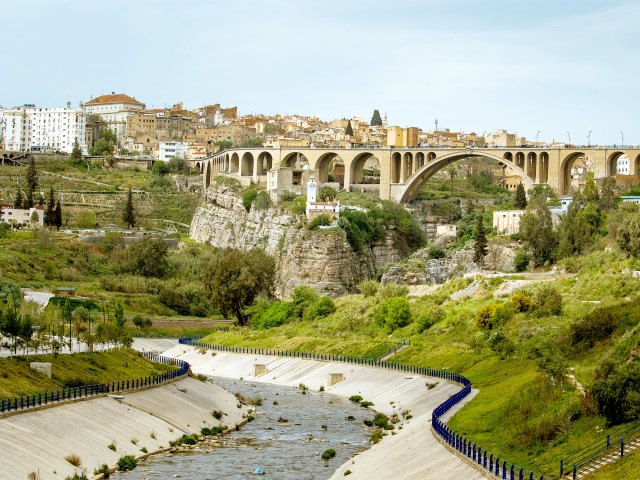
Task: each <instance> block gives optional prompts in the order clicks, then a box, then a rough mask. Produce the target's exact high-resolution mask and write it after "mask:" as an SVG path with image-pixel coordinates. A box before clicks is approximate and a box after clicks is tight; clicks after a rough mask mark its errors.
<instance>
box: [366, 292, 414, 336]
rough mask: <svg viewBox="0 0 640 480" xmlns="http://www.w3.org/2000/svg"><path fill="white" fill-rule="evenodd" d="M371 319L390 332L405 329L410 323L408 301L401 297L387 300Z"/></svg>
mask: <svg viewBox="0 0 640 480" xmlns="http://www.w3.org/2000/svg"><path fill="white" fill-rule="evenodd" d="M373 318H374V319H375V320H376V322H377V323H378V325H381V326H384V327H385V328H386V329H387V330H389V331H390V332H393V331H394V330H395V329H397V328H401V327H405V326H407V325H409V323H411V308H410V305H409V301H408V300H407V299H406V298H403V297H393V298H387V299H386V300H384V301H383V302H382V303H380V305H379V306H378V307H377V308H376V310H375V311H374V312H373Z"/></svg>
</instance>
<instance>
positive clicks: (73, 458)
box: [64, 454, 82, 467]
mask: <svg viewBox="0 0 640 480" xmlns="http://www.w3.org/2000/svg"><path fill="white" fill-rule="evenodd" d="M64 459H65V460H66V461H67V462H69V463H70V464H71V465H73V466H74V467H79V466H80V464H81V463H82V460H80V457H79V456H78V455H73V454H70V455H67V456H66V457H64Z"/></svg>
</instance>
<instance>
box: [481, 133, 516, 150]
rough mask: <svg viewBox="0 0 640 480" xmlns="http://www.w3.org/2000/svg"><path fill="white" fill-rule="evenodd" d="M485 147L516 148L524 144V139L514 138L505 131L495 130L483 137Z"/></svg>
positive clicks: (514, 135) (514, 136)
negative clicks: (485, 143)
mask: <svg viewBox="0 0 640 480" xmlns="http://www.w3.org/2000/svg"><path fill="white" fill-rule="evenodd" d="M485 139H486V142H487V147H509V148H510V147H518V146H520V145H523V144H524V143H525V140H524V138H516V134H515V133H509V132H507V131H506V130H504V129H502V130H496V131H495V132H493V133H489V134H488V135H486V137H485Z"/></svg>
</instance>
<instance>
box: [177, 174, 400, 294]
mask: <svg viewBox="0 0 640 480" xmlns="http://www.w3.org/2000/svg"><path fill="white" fill-rule="evenodd" d="M190 236H191V237H192V238H193V239H195V240H196V241H198V242H205V243H209V244H210V245H212V246H214V247H219V248H225V247H233V248H240V249H243V250H249V249H251V248H254V247H260V248H263V249H264V250H265V251H266V252H267V253H268V254H270V255H273V256H274V257H275V258H276V262H277V266H278V277H279V279H278V285H277V289H276V290H277V293H278V296H280V297H283V298H286V297H287V296H288V294H289V293H290V292H291V290H293V289H294V288H296V287H297V286H300V285H308V286H310V287H313V288H315V289H316V290H318V291H319V292H321V293H323V294H326V295H331V296H338V295H343V294H345V293H347V292H348V291H350V290H351V289H352V288H353V286H354V285H355V284H356V283H357V282H358V281H360V280H362V279H366V278H373V277H375V276H376V272H377V271H380V270H381V269H382V267H384V265H386V264H387V263H389V262H393V261H397V260H398V259H399V254H398V252H397V251H396V249H395V248H394V242H393V240H392V238H393V237H392V232H391V231H390V232H389V235H387V237H386V238H385V239H384V240H383V241H381V242H378V243H377V244H375V245H373V247H372V248H370V249H368V250H367V251H365V252H363V253H356V252H354V251H353V249H352V248H351V246H350V245H349V243H348V242H347V240H346V236H345V234H344V232H343V231H342V229H340V228H334V229H326V230H320V229H318V230H309V229H307V228H306V227H305V221H304V217H302V216H300V215H294V214H291V213H289V212H287V211H283V210H280V209H277V208H268V209H264V210H258V209H255V208H251V210H250V211H249V212H247V211H246V209H245V208H244V206H243V205H242V200H241V199H240V198H239V196H238V194H237V193H236V192H234V191H233V189H232V188H230V187H227V186H217V187H212V188H210V189H209V190H208V191H207V192H206V195H205V202H204V204H203V206H202V207H200V208H199V209H198V210H197V211H196V214H195V216H194V218H193V221H192V223H191V231H190Z"/></svg>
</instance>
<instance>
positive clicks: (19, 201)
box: [13, 187, 24, 209]
mask: <svg viewBox="0 0 640 480" xmlns="http://www.w3.org/2000/svg"><path fill="white" fill-rule="evenodd" d="M23 207H24V197H23V196H22V189H21V188H20V187H18V191H17V192H16V199H15V200H14V201H13V208H18V209H21V208H23Z"/></svg>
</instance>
